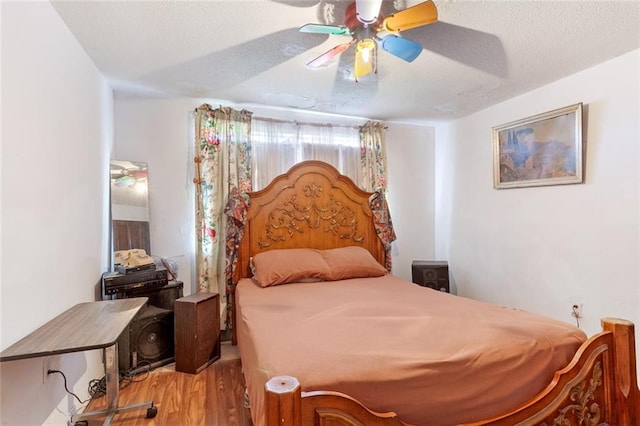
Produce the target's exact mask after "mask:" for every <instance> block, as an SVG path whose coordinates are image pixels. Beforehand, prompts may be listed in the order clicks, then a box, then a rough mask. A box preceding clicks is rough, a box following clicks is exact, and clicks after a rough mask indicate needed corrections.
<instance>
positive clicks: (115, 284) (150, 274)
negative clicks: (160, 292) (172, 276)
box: [102, 268, 168, 296]
mask: <svg viewBox="0 0 640 426" xmlns="http://www.w3.org/2000/svg"><path fill="white" fill-rule="evenodd" d="M167 282H168V279H167V269H166V268H157V269H153V270H143V271H138V272H134V273H130V274H122V273H120V272H105V273H104V274H102V291H103V292H104V294H105V295H107V296H109V295H112V294H118V293H123V292H125V291H130V290H133V289H139V288H146V289H149V288H155V287H162V286H165V285H167Z"/></svg>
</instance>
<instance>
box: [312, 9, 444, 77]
mask: <svg viewBox="0 0 640 426" xmlns="http://www.w3.org/2000/svg"><path fill="white" fill-rule="evenodd" d="M381 6H382V0H355V1H354V2H353V3H351V4H350V5H349V6H348V7H347V9H346V11H345V20H344V25H323V24H306V25H303V26H302V27H301V28H300V32H304V33H316V34H331V35H339V36H350V37H351V40H349V41H347V42H345V43H341V44H338V45H336V46H335V47H333V48H332V49H330V50H328V51H327V52H325V53H323V54H322V55H320V56H318V57H316V58H314V59H312V60H310V61H309V62H307V66H309V67H311V68H317V67H321V66H323V65H325V64H327V63H328V62H329V61H330V60H331V59H333V58H334V57H336V56H338V55H339V54H341V53H342V52H344V51H346V50H347V49H349V48H350V47H351V46H353V45H355V46H356V52H355V62H354V66H353V76H354V78H355V80H356V82H357V81H358V79H359V78H360V77H362V76H365V75H367V74H370V73H376V72H377V47H378V46H380V48H381V49H382V50H384V51H385V52H388V53H390V54H392V55H394V56H396V57H398V58H400V59H403V60H405V61H407V62H412V61H413V60H414V59H416V58H417V57H418V55H420V52H422V45H420V44H419V43H416V42H414V41H411V40H409V39H406V38H404V37H402V36H400V32H401V31H405V30H409V29H411V28H416V27H420V26H423V25H427V24H431V23H433V22H436V21H437V20H438V10H437V9H436V6H435V4H434V3H433V1H432V0H428V1H425V2H422V3H419V4H417V5H415V6H411V7H408V8H406V9H404V10H401V11H398V12H396V13H393V14H391V15H389V16H387V17H384V16H382V13H381V12H380V8H381Z"/></svg>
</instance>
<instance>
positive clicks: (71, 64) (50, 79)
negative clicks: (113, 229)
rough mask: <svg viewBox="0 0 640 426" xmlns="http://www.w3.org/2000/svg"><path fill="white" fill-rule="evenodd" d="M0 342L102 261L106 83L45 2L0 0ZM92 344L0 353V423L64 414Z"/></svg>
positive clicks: (90, 290)
mask: <svg viewBox="0 0 640 426" xmlns="http://www.w3.org/2000/svg"><path fill="white" fill-rule="evenodd" d="M0 7H1V19H2V22H1V24H2V25H1V28H2V130H1V132H2V133H1V134H2V156H1V166H2V189H1V193H0V195H1V197H0V198H1V200H2V213H1V214H2V217H1V222H2V227H1V232H2V234H1V240H2V252H1V254H2V258H1V264H2V270H1V275H0V289H1V292H0V304H1V323H0V327H1V333H0V335H1V338H2V341H1V342H0V346H1V348H2V349H5V348H7V347H9V346H10V345H11V344H13V343H15V342H16V341H18V340H19V339H21V338H22V337H24V336H26V335H27V334H28V333H30V332H31V331H33V330H35V329H36V328H38V327H39V326H41V325H43V324H44V323H46V322H47V321H49V320H51V319H53V318H54V317H55V316H57V315H58V314H60V313H61V312H63V311H65V310H66V309H68V308H70V307H71V306H73V305H75V304H76V303H79V302H87V301H93V300H96V286H97V285H99V282H100V277H101V274H102V272H103V271H106V270H107V265H108V235H109V234H108V229H109V228H108V226H107V225H108V209H107V206H108V185H109V182H108V171H109V164H108V161H109V152H110V150H111V145H112V139H113V129H112V123H113V95H112V93H111V89H110V88H109V86H108V85H107V84H106V82H105V80H104V79H103V77H102V76H101V75H100V73H99V72H98V70H97V69H96V67H95V66H94V64H93V63H92V62H91V61H90V60H89V58H88V56H87V55H86V53H85V52H84V50H82V48H81V47H80V45H79V44H78V43H77V41H76V40H75V39H74V38H73V36H72V35H71V33H70V32H69V30H68V29H67V27H66V26H65V25H64V23H63V22H62V20H61V19H60V17H59V16H58V14H57V13H56V12H55V10H54V9H53V7H52V6H51V4H50V3H49V2H0ZM98 355H99V354H98V352H97V351H90V352H88V353H83V352H79V353H74V354H67V355H58V356H52V357H48V358H34V359H27V360H20V361H7V362H3V363H1V364H0V386H1V391H0V393H1V394H2V398H1V407H0V423H1V424H7V425H40V424H57V425H60V424H66V422H67V420H68V419H69V414H70V413H73V412H74V411H75V410H76V408H77V407H78V404H77V403H76V402H75V401H74V398H73V397H71V396H70V395H68V394H67V393H66V392H65V390H64V383H63V380H62V377H61V376H60V375H52V376H49V377H48V378H47V379H46V380H45V382H44V383H43V365H44V364H45V363H46V365H47V366H49V367H50V368H54V369H60V370H62V371H63V372H64V373H65V375H66V377H67V380H68V386H69V387H70V389H72V390H73V391H74V392H75V393H76V394H77V395H78V396H79V397H80V398H83V399H86V398H87V397H88V391H87V389H88V383H89V380H91V379H95V378H100V377H101V376H102V375H103V374H104V370H103V369H102V364H101V362H100V357H99V356H98Z"/></svg>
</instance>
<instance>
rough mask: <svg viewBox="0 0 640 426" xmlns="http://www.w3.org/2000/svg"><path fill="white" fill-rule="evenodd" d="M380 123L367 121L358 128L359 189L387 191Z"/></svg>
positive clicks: (382, 133)
mask: <svg viewBox="0 0 640 426" xmlns="http://www.w3.org/2000/svg"><path fill="white" fill-rule="evenodd" d="M384 134H385V127H384V125H382V123H379V122H374V121H367V122H366V123H365V124H364V125H363V126H361V127H360V187H361V188H362V189H364V190H365V191H368V192H375V191H382V192H385V193H386V191H387V156H386V146H385V140H384Z"/></svg>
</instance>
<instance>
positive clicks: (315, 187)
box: [235, 161, 385, 282]
mask: <svg viewBox="0 0 640 426" xmlns="http://www.w3.org/2000/svg"><path fill="white" fill-rule="evenodd" d="M371 195H372V194H371V193H370V192H365V191H363V190H361V189H360V188H358V187H357V186H356V185H355V183H353V181H352V180H351V179H350V178H348V177H346V176H344V175H341V174H340V173H339V172H338V171H337V170H336V169H335V168H334V167H333V166H331V165H329V164H327V163H324V162H321V161H304V162H301V163H298V164H296V165H294V166H293V167H292V168H291V169H290V170H289V171H288V172H287V173H285V174H282V175H280V176H278V177H276V178H275V179H274V180H273V181H272V182H271V183H270V184H269V185H268V186H267V187H266V188H264V189H262V190H260V191H256V192H252V193H250V194H249V196H250V198H251V205H250V207H249V211H248V213H247V220H246V223H245V227H244V237H243V239H242V242H241V244H240V250H239V253H238V267H237V269H236V280H235V281H236V282H237V280H238V279H239V278H244V277H249V276H250V270H249V259H250V258H251V257H252V256H254V255H255V254H257V253H260V252H262V251H267V250H273V249H286V248H315V249H320V250H324V249H329V248H336V247H345V246H353V245H359V246H361V247H364V248H366V249H367V250H369V251H370V252H371V254H372V255H373V256H374V257H375V258H376V259H377V260H378V261H379V262H380V263H381V264H383V265H384V257H385V251H384V247H383V245H382V242H381V241H380V238H379V237H378V235H377V234H376V230H375V227H374V223H373V214H372V213H371V208H370V207H369V198H370V197H371Z"/></svg>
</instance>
